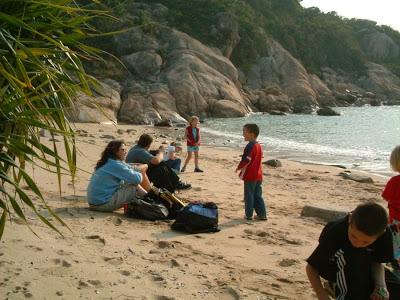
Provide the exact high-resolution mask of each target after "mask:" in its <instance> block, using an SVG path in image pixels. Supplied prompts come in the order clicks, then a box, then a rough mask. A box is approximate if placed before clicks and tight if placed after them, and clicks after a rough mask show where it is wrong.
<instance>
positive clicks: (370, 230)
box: [350, 202, 388, 236]
mask: <svg viewBox="0 0 400 300" xmlns="http://www.w3.org/2000/svg"><path fill="white" fill-rule="evenodd" d="M350 223H351V224H352V225H355V226H356V227H357V229H358V230H360V231H362V232H363V233H365V234H366V235H368V236H377V235H381V234H382V233H383V232H384V231H385V229H386V227H387V225H388V215H387V212H386V210H385V209H384V208H383V207H382V206H381V205H379V204H376V203H374V202H368V203H364V204H360V205H359V206H357V207H356V209H355V210H354V211H353V213H352V214H351V221H350Z"/></svg>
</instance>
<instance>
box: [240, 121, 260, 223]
mask: <svg viewBox="0 0 400 300" xmlns="http://www.w3.org/2000/svg"><path fill="white" fill-rule="evenodd" d="M259 133H260V129H259V128H258V126H257V124H246V125H244V126H243V137H244V140H245V141H246V142H249V143H248V144H247V145H246V148H244V151H243V155H242V160H241V161H240V163H239V165H238V166H237V168H236V172H237V171H240V173H239V177H240V178H241V179H243V181H244V205H245V214H246V215H245V218H246V219H247V220H252V219H253V210H255V211H256V214H257V218H258V219H259V220H267V209H266V206H265V202H264V199H263V193H262V179H263V174H262V168H261V160H262V156H263V153H262V147H261V145H260V144H259V143H258V142H257V137H258V134H259Z"/></svg>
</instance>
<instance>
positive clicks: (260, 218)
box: [255, 216, 268, 221]
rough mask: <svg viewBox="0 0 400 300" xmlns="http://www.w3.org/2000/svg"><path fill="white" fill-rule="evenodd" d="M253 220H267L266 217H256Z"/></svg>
mask: <svg viewBox="0 0 400 300" xmlns="http://www.w3.org/2000/svg"><path fill="white" fill-rule="evenodd" d="M255 219H257V220H259V221H267V220H268V218H267V217H266V216H264V217H259V216H256V217H255Z"/></svg>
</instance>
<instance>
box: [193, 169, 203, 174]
mask: <svg viewBox="0 0 400 300" xmlns="http://www.w3.org/2000/svg"><path fill="white" fill-rule="evenodd" d="M194 171H195V172H198V173H203V172H204V171H203V170H202V169H200V168H194Z"/></svg>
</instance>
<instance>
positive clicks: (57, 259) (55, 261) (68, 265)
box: [53, 258, 72, 268]
mask: <svg viewBox="0 0 400 300" xmlns="http://www.w3.org/2000/svg"><path fill="white" fill-rule="evenodd" d="M53 262H54V263H55V264H56V265H59V264H61V265H62V266H63V267H65V268H69V267H70V266H72V265H71V264H70V263H69V262H68V261H66V260H65V259H63V260H61V259H59V258H55V259H53Z"/></svg>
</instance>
